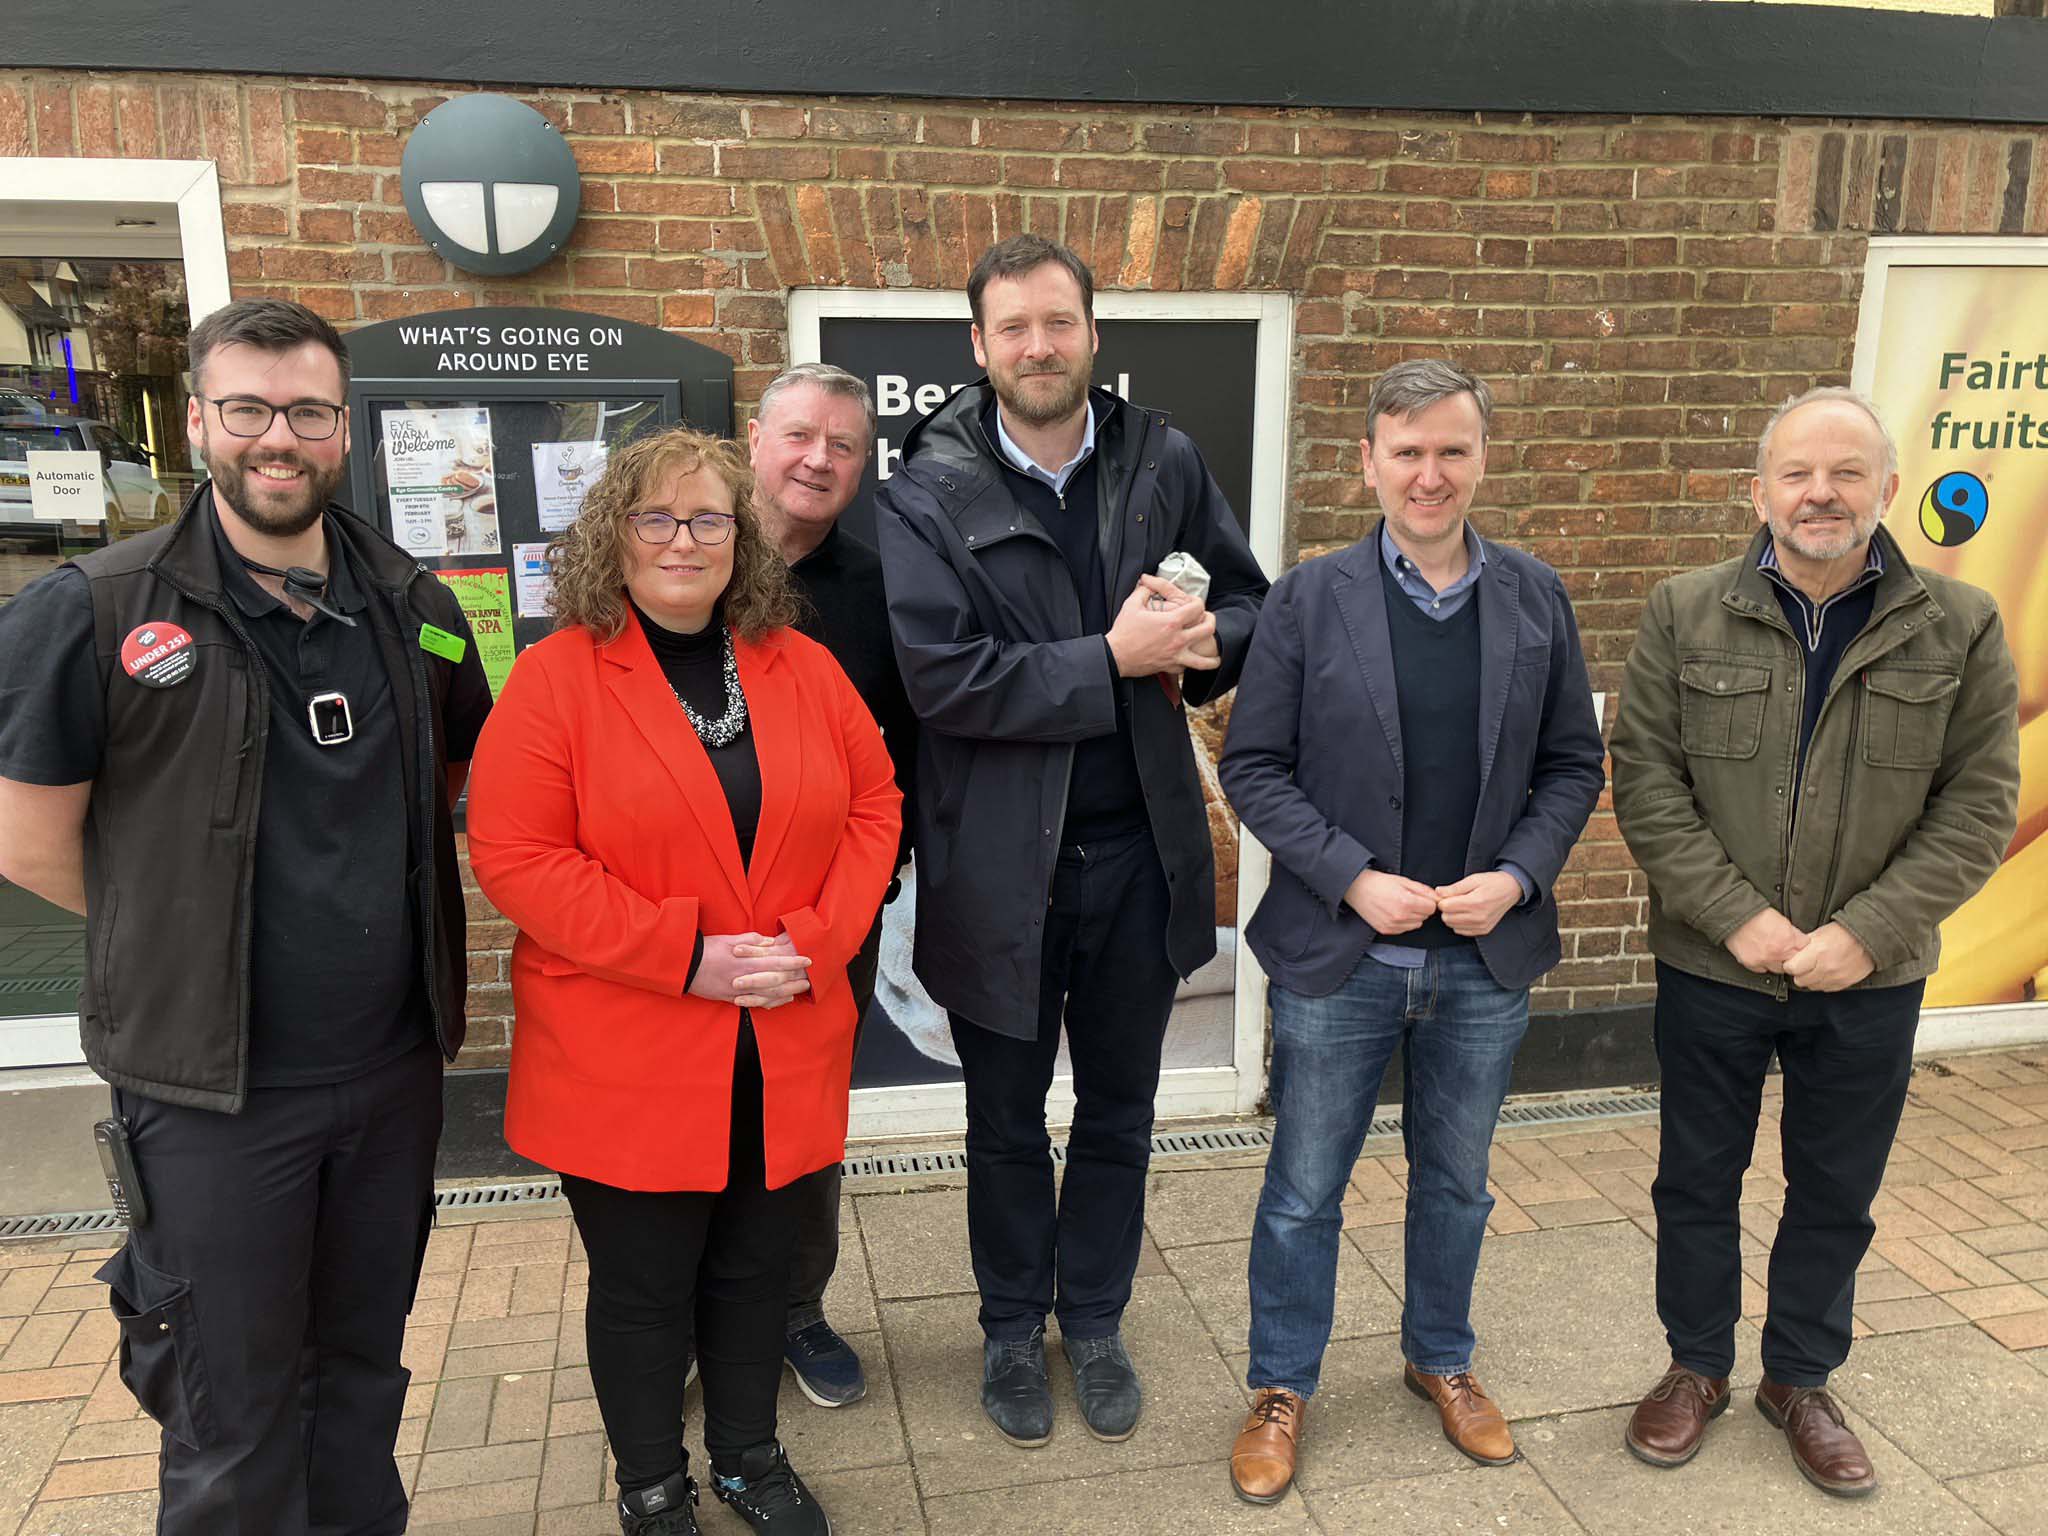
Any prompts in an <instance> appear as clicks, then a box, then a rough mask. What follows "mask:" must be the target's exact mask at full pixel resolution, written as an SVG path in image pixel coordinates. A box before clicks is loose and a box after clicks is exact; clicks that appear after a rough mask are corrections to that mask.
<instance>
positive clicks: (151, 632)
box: [121, 619, 199, 688]
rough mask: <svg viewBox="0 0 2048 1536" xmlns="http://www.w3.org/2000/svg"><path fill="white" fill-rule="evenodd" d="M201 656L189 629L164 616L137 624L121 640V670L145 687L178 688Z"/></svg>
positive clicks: (189, 675)
mask: <svg viewBox="0 0 2048 1536" xmlns="http://www.w3.org/2000/svg"><path fill="white" fill-rule="evenodd" d="M198 660H199V653H198V652H197V651H196V650H194V649H193V647H192V636H191V634H190V632H188V631H187V630H185V629H182V628H180V627H179V626H178V625H176V624H172V623H170V622H169V621H167V620H163V619H157V620H153V621H152V622H150V623H148V624H138V625H136V626H135V628H133V629H131V630H129V631H128V638H127V639H126V640H123V641H122V642H121V670H122V671H124V672H126V673H127V674H128V675H129V676H130V677H132V678H133V679H134V680H135V681H136V682H138V683H140V684H142V686H143V687H145V688H175V687H176V686H177V685H178V684H179V683H182V682H184V681H185V680H186V679H187V678H189V677H191V675H192V669H193V667H194V666H196V665H197V664H198Z"/></svg>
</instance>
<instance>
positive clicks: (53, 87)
mask: <svg viewBox="0 0 2048 1536" xmlns="http://www.w3.org/2000/svg"><path fill="white" fill-rule="evenodd" d="M72 131H73V130H72V122H71V87H70V86H69V85H68V84H66V83H65V82H63V81H61V80H40V81H38V82H37V83H36V153H37V154H38V155H41V156H45V157H49V156H64V155H73V154H76V153H77V152H78V146H77V144H76V143H75V142H74V140H73V138H72Z"/></svg>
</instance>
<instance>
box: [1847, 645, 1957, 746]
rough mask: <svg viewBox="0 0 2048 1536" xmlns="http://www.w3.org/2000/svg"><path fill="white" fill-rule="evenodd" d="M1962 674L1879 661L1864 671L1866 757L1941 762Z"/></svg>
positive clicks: (1864, 743)
mask: <svg viewBox="0 0 2048 1536" xmlns="http://www.w3.org/2000/svg"><path fill="white" fill-rule="evenodd" d="M1961 681H1962V680H1961V679H1960V678H1958V677H1956V676H1955V675H1953V674H1952V673H1948V672H1917V671H1908V670H1906V669H1903V668H1899V667H1884V668H1878V667H1873V668H1871V669H1870V670H1869V671H1868V672H1865V673H1864V674H1863V695H1864V697H1863V760H1864V761H1865V762H1866V763H1869V764H1870V765H1871V766H1872V767H1874V768H1939V767H1940V766H1941V748H1942V743H1943V742H1944V741H1945V740H1946V739H1947V736H1948V717H1949V713H1950V711H1952V710H1953V709H1954V708H1955V706H1956V689H1957V688H1958V687H1959V686H1960V685H1961Z"/></svg>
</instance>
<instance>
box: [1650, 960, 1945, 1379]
mask: <svg viewBox="0 0 2048 1536" xmlns="http://www.w3.org/2000/svg"><path fill="white" fill-rule="evenodd" d="M1926 985H1927V984H1926V983H1925V982H1923V981H1916V982H1911V983H1908V984H1907V985H1905V986H1900V987H1878V988H1870V989H1865V990H1861V991H1856V990H1851V991H1847V992H1801V991H1799V990H1798V989H1797V988H1794V989H1793V990H1792V992H1791V994H1790V996H1788V997H1787V998H1786V999H1785V1000H1784V1001H1783V1002H1780V1001H1778V999H1776V998H1774V997H1772V996H1770V995H1769V994H1767V993H1763V992H1752V991H1750V990H1749V989H1748V988H1746V987H1737V986H1732V985H1730V984H1729V983H1727V982H1720V981H1709V980H1707V979H1705V978H1704V977H1699V976H1693V975H1689V974H1687V973H1686V972H1684V971H1679V970H1674V969H1672V967H1670V966H1668V965H1664V964H1662V963H1659V965H1658V966H1657V1009H1656V1033H1657V1060H1658V1062H1659V1064H1660V1065H1661V1066H1662V1068H1663V1077H1664V1088H1663V1112H1662V1113H1663V1147H1662V1151H1661V1152H1660V1154H1659V1156H1658V1160H1657V1178H1656V1182H1655V1183H1654V1184H1652V1185H1651V1187H1650V1197H1651V1200H1652V1202H1653V1203H1654V1204H1655V1207H1656V1211H1657V1313H1658V1316H1659V1317H1661V1318H1662V1319H1663V1321H1664V1328H1665V1333H1666V1335H1667V1337H1668V1338H1669V1340H1670V1343H1671V1356H1672V1358H1673V1359H1674V1360H1676V1361H1677V1362H1678V1363H1679V1364H1680V1365H1682V1366H1685V1367H1687V1368H1688V1369H1690V1370H1695V1371H1698V1372H1700V1373H1701V1374H1702V1375H1706V1376H1726V1375H1727V1374H1728V1373H1729V1371H1730V1370H1731V1369H1732V1368H1733V1366H1734V1363H1735V1323H1736V1319H1737V1318H1738V1317H1740V1315H1741V1312H1742V1259H1741V1240H1742V1233H1741V1227H1740V1224H1739V1220H1738V1214H1737V1206H1738V1203H1739V1201H1740V1200H1741V1196H1742V1175H1743V1172H1744V1170H1746V1169H1747V1168H1748V1167H1749V1160H1750V1155H1751V1153H1752V1151H1753V1150H1754V1148H1755V1145H1756V1128H1757V1116H1758V1112H1759V1109H1760V1106H1761V1102H1762V1098H1763V1087H1764V1074H1765V1072H1766V1070H1767V1069H1768V1068H1769V1066H1770V1062H1771V1056H1772V1053H1773V1052H1775V1053H1776V1054H1777V1058H1778V1062H1779V1064H1780V1066H1781V1068H1782V1070H1783V1072H1784V1076H1785V1106H1784V1110H1783V1113H1782V1115H1781V1118H1780V1122H1779V1139H1780V1143H1781V1146H1782V1151H1783V1160H1784V1170H1785V1209H1784V1214H1783V1215H1782V1216H1781V1217H1780V1218H1779V1221H1778V1235H1777V1238H1776V1240H1775V1241H1774V1242H1773V1243H1772V1245H1771V1263H1770V1298H1769V1310H1768V1313H1767V1315H1766V1318H1765V1322H1764V1337H1763V1365H1764V1370H1765V1372H1766V1373H1768V1374H1769V1376H1770V1378H1771V1379H1772V1380H1773V1381H1776V1382H1781V1383H1783V1384H1784V1385H1786V1386H1790V1387H1812V1386H1821V1385H1823V1384H1825V1383H1826V1381H1827V1379H1828V1373H1829V1372H1831V1371H1833V1370H1834V1369H1835V1368H1836V1367H1837V1366H1839V1365H1840V1364H1841V1363H1842V1362H1843V1361H1844V1360H1846V1359H1848V1357H1849V1331H1850V1309H1851V1307H1852V1306H1853V1305H1854V1303H1855V1299H1856V1266H1857V1265H1858V1264H1860V1263H1862V1261H1863V1255H1864V1254H1865V1253H1866V1252H1867V1251H1868V1250H1869V1248H1870V1240H1871V1237H1872V1236H1873V1235H1874V1234H1875V1233H1876V1230H1877V1227H1876V1224H1875V1223H1874V1222H1873V1221H1872V1220H1871V1219H1870V1203H1871V1201H1872V1200H1874V1199H1876V1197H1877V1191H1878V1186H1879V1185H1880V1184H1881V1183H1882V1182H1883V1179H1884V1165H1885V1160H1886V1158H1887V1157H1889V1156H1890V1154H1891V1146H1892V1138H1893V1137H1894V1136H1895V1135H1896V1134H1897V1133H1898V1129H1899V1116H1900V1114H1901V1112H1902V1111H1903V1110H1904V1109H1905V1104H1906V1087H1907V1084H1908V1082H1909V1081H1910V1080H1911V1078H1912V1074H1913V1035H1914V1032H1915V1030H1916V1029H1917V1028H1918V1027H1919V1022H1920V998H1921V994H1922V993H1923V992H1924V991H1925V990H1926Z"/></svg>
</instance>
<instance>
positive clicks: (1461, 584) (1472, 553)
mask: <svg viewBox="0 0 2048 1536" xmlns="http://www.w3.org/2000/svg"><path fill="white" fill-rule="evenodd" d="M1380 558H1381V559H1382V560H1384V561H1385V562H1386V563H1387V569H1388V570H1390V571H1392V572H1393V573H1394V579H1395V580H1396V581H1399V582H1403V583H1407V582H1415V583H1417V584H1419V585H1421V586H1423V587H1428V586H1429V583H1428V582H1427V581H1426V580H1424V579H1423V575H1422V572H1421V571H1420V570H1419V569H1417V567H1416V565H1415V562H1414V561H1413V560H1410V559H1409V558H1408V557H1407V556H1406V555H1404V554H1402V553H1401V546H1400V545H1398V544H1396V543H1395V542H1394V536H1393V535H1392V534H1391V533H1389V532H1388V531H1387V524H1386V520H1385V519H1384V518H1383V519H1381V521H1380ZM1485 564H1486V541H1485V540H1484V539H1482V538H1480V537H1479V533H1478V530H1477V529H1475V528H1474V527H1473V526H1472V521H1471V519H1470V518H1467V519H1466V520H1465V574H1464V575H1462V576H1460V577H1459V578H1458V579H1457V580H1456V581H1454V582H1452V583H1451V584H1450V585H1449V586H1448V587H1445V588H1444V589H1443V591H1441V592H1438V593H1437V594H1436V595H1437V596H1438V597H1449V596H1450V595H1451V594H1452V593H1453V592H1462V591H1464V590H1465V589H1466V588H1467V587H1469V586H1471V585H1472V584H1473V583H1474V582H1476V581H1478V580H1479V572H1480V570H1481V568H1482V567H1484V566H1485ZM1431 590H1434V589H1433V588H1432V589H1431Z"/></svg>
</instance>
